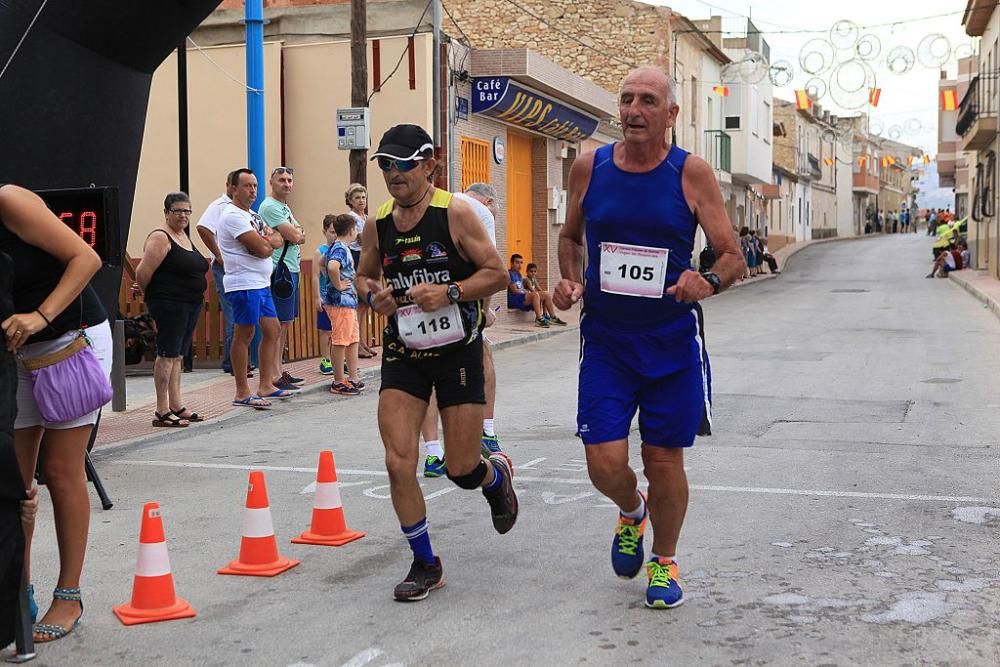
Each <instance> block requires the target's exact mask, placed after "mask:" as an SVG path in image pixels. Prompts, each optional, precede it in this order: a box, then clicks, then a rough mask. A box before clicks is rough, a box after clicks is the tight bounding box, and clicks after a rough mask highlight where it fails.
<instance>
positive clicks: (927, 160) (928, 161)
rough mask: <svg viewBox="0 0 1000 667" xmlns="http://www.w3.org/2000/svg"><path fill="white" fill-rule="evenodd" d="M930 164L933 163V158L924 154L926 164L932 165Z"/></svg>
mask: <svg viewBox="0 0 1000 667" xmlns="http://www.w3.org/2000/svg"><path fill="white" fill-rule="evenodd" d="M930 163H931V156H930V155H928V154H927V153H924V164H930Z"/></svg>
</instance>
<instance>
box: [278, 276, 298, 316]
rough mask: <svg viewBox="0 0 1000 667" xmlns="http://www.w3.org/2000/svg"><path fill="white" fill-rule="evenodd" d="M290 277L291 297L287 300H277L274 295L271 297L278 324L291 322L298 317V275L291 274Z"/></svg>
mask: <svg viewBox="0 0 1000 667" xmlns="http://www.w3.org/2000/svg"><path fill="white" fill-rule="evenodd" d="M291 275H292V295H291V296H290V297H288V298H287V299H279V298H278V297H276V296H274V294H272V295H271V298H272V299H273V300H274V310H275V311H276V312H277V313H278V321H279V322H292V321H294V320H295V319H296V318H297V317H298V316H299V274H298V273H292V274H291Z"/></svg>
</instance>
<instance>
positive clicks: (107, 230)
mask: <svg viewBox="0 0 1000 667" xmlns="http://www.w3.org/2000/svg"><path fill="white" fill-rule="evenodd" d="M36 194H37V195H38V196H39V197H41V198H42V200H43V201H44V202H45V205H46V206H48V207H49V210H51V211H52V212H53V213H54V214H55V215H56V217H57V218H59V219H60V220H62V221H63V223H65V224H66V226H67V227H69V228H70V229H72V230H73V231H74V232H75V233H76V234H77V235H78V236H79V237H80V238H81V239H83V240H84V241H85V242H86V243H87V245H89V246H90V247H91V248H93V249H94V250H95V251H96V252H97V254H98V255H99V256H100V258H101V260H102V261H103V262H104V263H105V264H107V265H110V266H121V263H122V262H121V260H122V251H121V238H120V232H119V226H118V188H116V187H101V188H68V189H65V190H37V191H36Z"/></svg>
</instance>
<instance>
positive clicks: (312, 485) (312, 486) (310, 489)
mask: <svg viewBox="0 0 1000 667" xmlns="http://www.w3.org/2000/svg"><path fill="white" fill-rule="evenodd" d="M337 483H338V484H340V488H344V487H345V486H364V485H365V484H370V483H371V482H368V481H364V482H337ZM315 492H316V482H309V483H308V484H306V485H305V487H304V488H303V489H302V490H301V491H299V493H301V494H303V495H304V494H307V493H315Z"/></svg>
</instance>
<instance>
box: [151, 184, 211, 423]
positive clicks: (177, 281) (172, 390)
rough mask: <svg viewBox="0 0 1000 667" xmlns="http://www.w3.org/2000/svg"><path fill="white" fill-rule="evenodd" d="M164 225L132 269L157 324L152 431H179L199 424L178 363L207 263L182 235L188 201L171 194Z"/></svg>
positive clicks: (200, 301)
mask: <svg viewBox="0 0 1000 667" xmlns="http://www.w3.org/2000/svg"><path fill="white" fill-rule="evenodd" d="M163 218H164V220H163V224H162V225H160V226H159V227H157V228H156V229H154V230H153V231H152V232H150V234H149V236H147V237H146V244H145V246H144V247H143V251H142V261H140V262H139V266H138V267H136V270H135V275H136V282H137V283H139V288H140V289H141V290H142V291H143V293H144V294H145V295H146V307H147V308H148V309H149V313H150V315H152V316H153V320H155V321H156V362H155V363H154V364H153V384H154V385H155V388H156V412H154V413H153V426H165V427H173V428H177V427H184V426H187V425H188V424H189V423H190V422H198V421H204V419H203V418H202V417H201V416H200V415H198V413H196V412H191V411H189V410H188V409H187V408H186V407H185V406H184V402H183V401H182V400H181V357H182V356H183V355H184V353H185V352H186V351H187V349H188V347H189V346H190V345H191V337H192V335H193V334H194V329H195V327H196V326H197V325H198V316H199V315H200V314H201V309H202V304H203V303H204V298H205V288H206V287H207V286H208V282H207V280H206V278H205V274H206V273H207V272H208V260H206V259H205V258H204V257H203V256H202V254H201V253H200V252H198V249H197V248H195V247H194V245H192V243H191V239H190V238H189V237H188V235H187V234H185V230H186V229H187V226H188V224H189V223H190V222H191V199H190V198H189V197H188V196H187V195H186V194H185V193H183V192H171V193H170V194H168V195H167V197H166V199H164V201H163Z"/></svg>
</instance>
